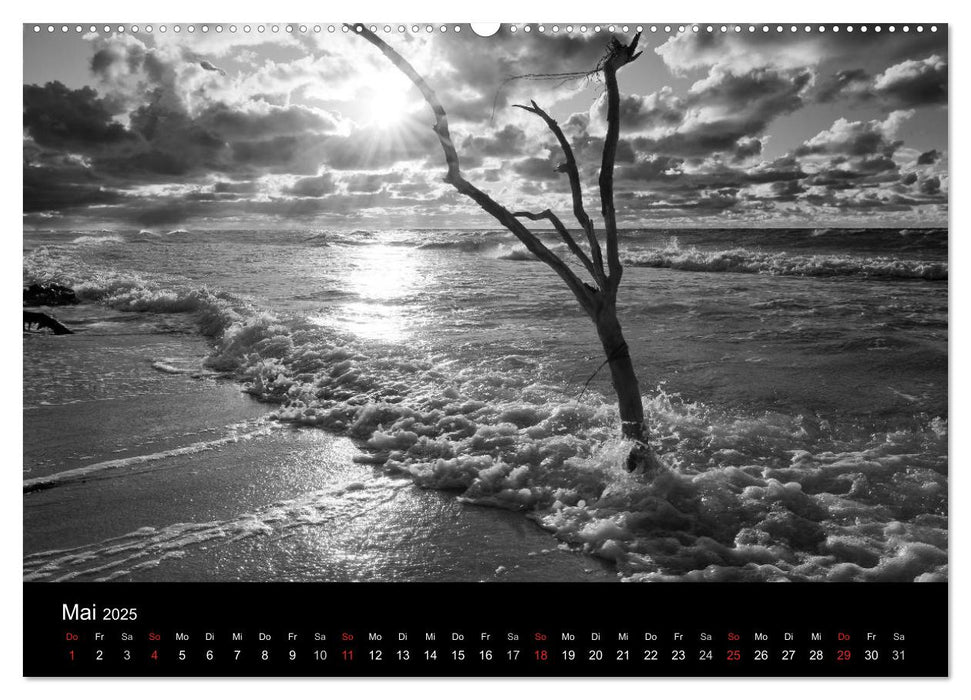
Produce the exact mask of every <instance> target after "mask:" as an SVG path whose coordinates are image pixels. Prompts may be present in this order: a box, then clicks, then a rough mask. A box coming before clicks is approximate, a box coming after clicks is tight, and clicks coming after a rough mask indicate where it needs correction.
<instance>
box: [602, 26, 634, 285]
mask: <svg viewBox="0 0 971 700" xmlns="http://www.w3.org/2000/svg"><path fill="white" fill-rule="evenodd" d="M640 38H641V33H640V32H638V33H637V34H635V35H634V38H633V39H632V40H631V42H630V44H629V45H627V46H625V45H624V44H621V43H620V42H619V41H617V40H616V39H612V40H611V43H610V49H609V53H608V54H607V57H606V59H605V60H604V63H603V73H604V82H605V83H606V85H607V136H606V138H604V150H603V160H602V161H601V165H600V207H601V211H602V212H603V218H604V230H605V232H606V239H607V269H608V271H609V274H610V291H611V293H613V294H616V292H617V287H618V286H619V285H620V278H621V276H622V275H623V274H624V268H623V266H622V265H621V263H620V252H619V249H618V244H617V212H616V211H615V209H614V163H615V162H616V160H617V140H618V138H619V136H620V88H619V87H618V86H617V71H618V70H619V69H620V68H622V67H623V66H625V65H627V64H628V63H630V62H632V61H634V60H636V59H637V57H638V56H640V55H641V54H640V52H637V53H635V51H636V49H637V42H638V40H640Z"/></svg>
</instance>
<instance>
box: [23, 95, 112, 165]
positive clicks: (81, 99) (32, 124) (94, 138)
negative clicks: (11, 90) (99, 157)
mask: <svg viewBox="0 0 971 700" xmlns="http://www.w3.org/2000/svg"><path fill="white" fill-rule="evenodd" d="M23 98H24V129H25V130H26V131H27V132H28V133H29V134H30V136H31V138H33V139H34V141H36V142H37V143H38V144H41V145H43V146H51V147H55V148H63V149H68V150H73V151H80V152H88V151H91V150H100V149H103V148H104V147H105V146H114V145H116V144H120V143H122V142H125V141H128V140H130V139H131V134H129V132H128V131H127V130H126V129H125V127H124V126H122V125H121V124H119V123H118V122H116V121H114V119H113V118H112V115H111V113H110V112H109V110H108V108H107V107H106V105H105V101H104V100H103V99H101V98H100V97H99V96H98V93H97V92H95V91H94V90H93V89H91V88H90V87H83V88H80V89H78V90H71V89H69V88H68V87H66V86H65V85H64V84H63V83H60V82H57V81H55V82H50V83H47V84H46V85H43V86H39V85H24V91H23Z"/></svg>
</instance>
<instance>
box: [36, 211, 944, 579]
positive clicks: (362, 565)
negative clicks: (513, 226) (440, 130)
mask: <svg viewBox="0 0 971 700" xmlns="http://www.w3.org/2000/svg"><path fill="white" fill-rule="evenodd" d="M543 237H544V240H546V241H547V243H548V245H549V246H550V247H551V248H553V249H554V250H555V251H557V252H559V253H560V254H561V255H563V256H564V257H566V256H568V253H567V252H566V250H565V246H563V245H562V243H560V242H559V241H558V239H557V238H556V237H555V234H553V233H550V234H543ZM620 246H621V251H622V259H623V261H624V264H625V271H624V276H623V282H622V284H621V288H620V292H619V304H618V314H619V317H620V320H621V323H622V326H623V329H624V333H625V335H626V338H627V341H628V344H629V346H630V349H631V354H632V357H633V360H634V364H635V368H636V371H637V374H638V378H639V382H640V389H641V393H642V395H643V401H644V405H645V410H646V414H647V422H648V425H649V428H650V435H651V438H650V439H651V443H652V445H653V447H654V449H655V451H656V453H657V454H658V455H659V458H660V460H661V462H662V463H663V468H662V469H661V470H660V471H659V472H658V473H655V474H640V473H636V472H635V473H633V474H631V473H628V472H627V471H626V469H625V468H624V462H625V459H624V457H625V455H626V451H627V450H628V449H629V445H628V444H626V443H625V442H624V441H623V440H622V439H621V437H620V435H619V433H620V428H619V418H618V414H617V410H616V408H615V405H614V398H613V390H612V387H611V385H610V379H609V372H608V370H607V369H606V368H604V367H602V366H601V365H602V363H603V359H604V357H603V351H602V349H601V348H600V345H599V343H598V340H597V336H596V333H595V330H594V327H593V325H592V324H591V322H590V320H589V319H588V318H586V317H585V316H584V314H583V312H582V310H581V309H580V307H579V305H578V304H577V302H576V301H575V300H574V299H573V298H572V296H571V294H570V292H569V290H568V289H566V287H565V286H564V285H563V284H562V281H561V280H560V279H559V278H558V277H557V276H556V275H555V274H554V273H553V272H552V271H551V270H550V269H549V268H547V267H546V266H545V265H544V264H543V263H542V262H539V261H537V260H535V259H534V258H533V257H532V256H531V255H530V254H529V253H528V252H527V251H526V250H525V248H524V247H523V246H522V245H521V244H520V243H519V242H518V241H517V240H516V239H515V238H514V237H513V236H512V235H511V234H509V233H507V232H505V231H501V230H490V229H468V230H455V229H408V230H405V229H392V230H377V229H357V230H351V229H339V228H335V229H328V228H307V229H299V230H296V229H294V230H244V229H239V230H205V229H198V230H196V229H188V230H184V229H179V230H173V231H167V230H159V231H155V230H151V231H150V230H97V231H84V230H72V231H61V230H57V231H47V230H28V231H25V232H24V258H23V277H24V284H25V285H26V284H30V283H35V282H36V283H42V284H43V283H49V282H57V283H60V284H64V285H67V286H69V287H71V288H72V289H74V290H75V291H76V293H77V295H78V297H79V298H80V300H81V303H80V304H79V305H77V306H71V307H57V308H54V309H49V310H48V311H49V312H50V313H52V314H53V315H55V316H57V317H58V318H59V319H60V320H61V321H62V322H64V323H65V324H66V325H68V326H69V327H71V328H72V329H74V330H75V331H76V333H75V335H70V336H52V335H48V334H46V333H35V332H26V331H25V333H24V397H23V401H24V444H25V448H24V473H23V479H24V506H25V507H24V510H25V514H24V527H25V535H24V537H25V545H24V578H25V580H71V579H79V580H89V579H98V580H100V579H121V580H129V579H132V580H139V579H140V578H149V579H165V578H171V579H180V578H186V579H203V580H221V579H232V580H235V579H255V580H277V579H281V580H320V579H334V580H342V579H348V580H359V579H360V580H373V579H379V580H402V579H406V580H438V579H441V580H454V579H471V580H486V579H488V580H491V579H493V578H496V579H501V578H503V577H504V576H505V577H507V578H514V579H515V580H540V579H543V580H549V579H556V578H557V577H563V578H580V579H583V578H584V577H601V578H604V577H606V578H609V579H611V580H614V579H616V580H620V581H625V582H628V583H647V582H654V581H941V580H946V579H947V567H948V557H947V552H948V526H947V524H948V432H947V428H948V369H947V368H948V364H947V361H948V357H947V353H948V231H947V230H946V229H939V228H909V229H899V228H895V229H888V228H860V229H845V228H819V229H783V228H765V229H738V228H735V229H631V230H626V231H623V232H622V234H621V236H620ZM579 272H581V271H580V269H579V268H578V273H579ZM294 465H298V466H294ZM322 465H326V466H322ZM202 504H205V506H204V507H203V505H202ZM409 504H410V505H409ZM416 504H417V505H416ZM429 504H433V505H429ZM402 513H408V514H409V515H408V516H407V517H405V516H404V515H402ZM362 523H365V524H366V526H365V525H363V524H362ZM352 532H353V533H356V534H353V536H352V535H351V534H348V533H352ZM483 532H486V533H489V536H488V537H484V536H482V534H481V533H483ZM503 533H507V534H503ZM508 533H512V534H508ZM507 535H508V536H507ZM348 537H351V538H352V539H353V542H354V545H353V547H352V546H350V545H348V544H347V540H346V538H348ZM476 537H479V539H476ZM342 538H343V539H342ZM486 540H488V542H486ZM294 542H300V545H299V547H298V546H297V545H296V544H293V543H294ZM342 543H343V544H342ZM375 543H383V544H380V546H379V545H377V544H375ZM489 543H491V544H489ZM470 549H471V550H477V549H481V551H469V550H470ZM514 549H516V551H518V552H519V554H517V555H515V556H513V555H512V554H509V553H510V552H512V551H513V550H514ZM405 551H406V552H407V554H406V555H405V554H402V552H405ZM504 553H505V554H508V555H509V557H510V559H509V562H508V564H503V561H504V560H503V556H504ZM520 555H521V556H520ZM551 557H553V558H555V557H566V558H569V563H567V564H565V565H563V566H560V565H556V566H550V565H548V564H544V563H543V562H544V560H546V561H550V560H551V559H550V558H551ZM478 559H483V560H485V561H486V562H487V563H486V564H479V563H478V561H477V560H478ZM558 561H566V559H565V558H564V559H561V560H558ZM193 562H194V563H193ZM320 562H326V564H322V563H320ZM496 562H498V564H497V563H496ZM577 562H579V563H577Z"/></svg>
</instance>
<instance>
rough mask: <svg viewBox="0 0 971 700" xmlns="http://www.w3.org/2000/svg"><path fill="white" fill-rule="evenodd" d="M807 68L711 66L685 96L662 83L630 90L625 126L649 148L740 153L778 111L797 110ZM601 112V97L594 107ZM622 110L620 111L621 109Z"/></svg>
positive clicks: (753, 146) (754, 144)
mask: <svg viewBox="0 0 971 700" xmlns="http://www.w3.org/2000/svg"><path fill="white" fill-rule="evenodd" d="M812 80H813V75H812V73H810V72H808V71H787V72H779V71H775V70H769V69H764V68H756V69H752V70H750V71H748V72H746V73H743V74H735V73H732V72H729V71H726V70H723V69H721V68H715V69H713V70H712V71H711V72H710V73H709V74H708V76H707V77H706V78H704V79H702V80H699V81H697V82H696V83H694V84H693V85H692V86H691V88H690V89H689V90H688V92H687V94H686V95H685V96H684V97H676V96H675V95H674V94H673V92H672V91H671V89H670V88H663V89H662V90H659V91H658V92H656V93H652V94H651V95H648V96H646V97H638V96H637V95H632V96H629V97H628V98H627V100H626V110H625V113H626V115H627V118H628V119H629V120H630V123H627V122H623V127H624V128H625V129H629V130H637V129H638V128H639V129H640V131H641V135H640V136H638V137H636V138H635V139H634V140H633V142H634V145H635V147H637V148H638V149H643V150H646V151H649V152H654V153H660V154H664V155H677V156H707V155H710V154H713V153H716V152H726V153H730V154H731V155H732V157H734V158H738V159H743V158H747V157H750V156H753V155H757V154H758V153H760V152H761V146H762V144H761V139H760V138H759V137H760V136H761V135H762V134H764V133H765V131H766V129H767V128H768V126H769V125H770V124H771V123H772V122H773V121H774V120H775V119H777V118H778V117H780V116H782V115H784V114H789V113H791V112H794V111H796V110H797V109H799V108H800V107H802V106H803V104H804V96H805V94H806V93H807V91H808V89H809V87H810V86H811V84H812ZM592 111H594V112H595V113H597V114H598V115H599V116H600V117H601V118H603V117H604V116H605V106H604V103H603V98H601V99H600V100H598V102H597V103H596V104H595V105H594V108H593V110H592ZM622 116H623V114H622Z"/></svg>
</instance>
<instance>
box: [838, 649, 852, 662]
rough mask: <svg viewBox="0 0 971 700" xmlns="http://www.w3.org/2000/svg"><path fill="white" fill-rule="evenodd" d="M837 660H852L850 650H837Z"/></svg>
mask: <svg viewBox="0 0 971 700" xmlns="http://www.w3.org/2000/svg"><path fill="white" fill-rule="evenodd" d="M836 660H837V661H849V660H850V650H849V649H837V650H836Z"/></svg>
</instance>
